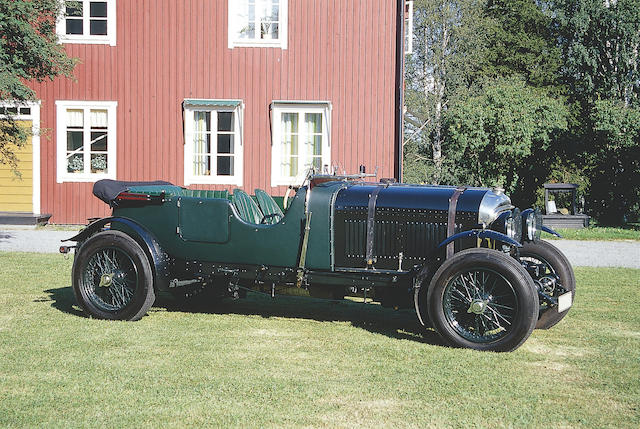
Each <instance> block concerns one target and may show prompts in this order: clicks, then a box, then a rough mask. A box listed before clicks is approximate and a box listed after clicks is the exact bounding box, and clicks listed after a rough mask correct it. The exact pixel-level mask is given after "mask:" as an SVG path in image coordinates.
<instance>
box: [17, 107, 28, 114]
mask: <svg viewBox="0 0 640 429" xmlns="http://www.w3.org/2000/svg"><path fill="white" fill-rule="evenodd" d="M20 114H21V115H30V114H31V108H30V107H21V108H20Z"/></svg>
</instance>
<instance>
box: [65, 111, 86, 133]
mask: <svg viewBox="0 0 640 429" xmlns="http://www.w3.org/2000/svg"><path fill="white" fill-rule="evenodd" d="M83 126H84V111H83V110H82V109H67V127H76V128H82V127H83Z"/></svg>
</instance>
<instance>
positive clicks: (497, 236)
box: [436, 229, 522, 251]
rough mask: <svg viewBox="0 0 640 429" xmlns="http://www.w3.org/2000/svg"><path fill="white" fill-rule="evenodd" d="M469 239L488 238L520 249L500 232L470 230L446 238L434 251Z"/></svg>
mask: <svg viewBox="0 0 640 429" xmlns="http://www.w3.org/2000/svg"><path fill="white" fill-rule="evenodd" d="M471 237H477V238H490V239H491V240H496V241H499V242H501V243H504V244H507V245H509V246H514V247H522V244H520V243H518V242H517V241H516V240H514V239H513V238H511V237H509V236H506V235H504V234H502V233H501V232H497V231H493V230H491V229H470V230H468V231H462V232H459V233H457V234H454V235H452V236H451V237H447V238H446V239H445V240H443V241H442V242H441V243H440V244H438V247H437V248H436V251H438V250H440V249H442V248H443V247H446V246H447V244H449V243H451V242H452V241H454V240H458V239H460V238H471Z"/></svg>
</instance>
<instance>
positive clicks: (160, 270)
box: [63, 217, 169, 291]
mask: <svg viewBox="0 0 640 429" xmlns="http://www.w3.org/2000/svg"><path fill="white" fill-rule="evenodd" d="M107 224H111V225H113V224H120V225H123V226H125V227H126V228H127V229H128V232H129V235H130V236H131V238H133V239H134V240H135V241H136V242H137V243H138V244H139V245H140V247H142V249H143V250H144V252H145V253H146V254H147V258H149V262H150V263H151V267H152V269H153V284H154V286H155V288H156V289H157V290H161V291H166V290H168V289H169V256H168V255H167V254H166V253H165V252H164V251H163V250H162V248H161V247H160V243H158V240H156V238H155V237H154V236H153V234H151V232H149V231H148V230H147V229H146V228H144V227H143V226H141V225H140V224H138V223H137V222H134V221H133V220H131V219H128V218H124V217H106V218H103V219H99V220H97V221H95V222H93V223H91V224H89V225H88V226H87V227H86V228H85V229H83V230H82V231H80V233H79V234H77V235H75V236H73V237H71V238H68V239H66V240H63V241H76V242H78V244H80V246H79V247H78V248H77V251H80V250H81V249H82V246H81V243H82V242H84V241H85V240H86V239H88V238H89V237H91V236H92V235H93V234H96V233H98V232H100V231H102V229H103V227H104V226H105V225H107ZM131 232H132V233H131Z"/></svg>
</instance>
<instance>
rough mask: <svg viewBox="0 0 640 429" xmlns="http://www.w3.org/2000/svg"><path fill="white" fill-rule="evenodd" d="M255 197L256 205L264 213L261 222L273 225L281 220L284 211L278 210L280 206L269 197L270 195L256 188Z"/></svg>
mask: <svg viewBox="0 0 640 429" xmlns="http://www.w3.org/2000/svg"><path fill="white" fill-rule="evenodd" d="M255 193H256V199H257V200H258V205H259V206H260V209H261V210H262V213H263V214H264V218H263V220H262V223H266V224H268V225H274V224H276V223H278V222H280V221H281V220H282V218H283V217H284V213H282V210H280V206H279V205H278V203H276V202H275V200H274V199H273V198H272V197H271V195H269V194H267V193H266V192H265V191H263V190H262V189H256V190H255Z"/></svg>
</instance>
